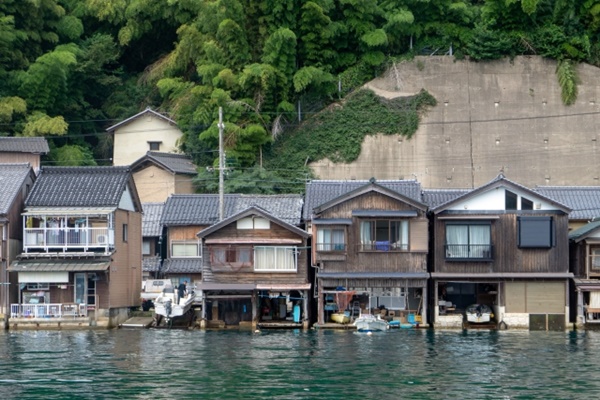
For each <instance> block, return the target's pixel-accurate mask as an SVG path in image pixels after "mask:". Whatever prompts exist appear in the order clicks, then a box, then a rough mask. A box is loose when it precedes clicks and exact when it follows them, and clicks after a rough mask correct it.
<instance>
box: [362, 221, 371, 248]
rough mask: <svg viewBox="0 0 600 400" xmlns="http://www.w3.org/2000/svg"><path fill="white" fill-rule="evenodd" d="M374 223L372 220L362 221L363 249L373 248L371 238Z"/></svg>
mask: <svg viewBox="0 0 600 400" xmlns="http://www.w3.org/2000/svg"><path fill="white" fill-rule="evenodd" d="M372 224H373V223H372V222H371V221H362V222H361V223H360V244H361V247H362V250H371V249H372V247H373V241H372V238H371V230H372Z"/></svg>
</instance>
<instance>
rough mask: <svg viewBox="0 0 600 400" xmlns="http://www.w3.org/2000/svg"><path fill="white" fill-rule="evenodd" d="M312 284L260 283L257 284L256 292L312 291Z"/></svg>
mask: <svg viewBox="0 0 600 400" xmlns="http://www.w3.org/2000/svg"><path fill="white" fill-rule="evenodd" d="M310 286H311V285H310V283H300V284H298V283H296V284H295V283H289V284H288V283H274V284H268V283H266V284H264V283H258V284H256V290H281V291H287V290H310Z"/></svg>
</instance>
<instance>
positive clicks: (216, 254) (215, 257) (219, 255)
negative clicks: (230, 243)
mask: <svg viewBox="0 0 600 400" xmlns="http://www.w3.org/2000/svg"><path fill="white" fill-rule="evenodd" d="M212 262H213V263H215V264H226V263H227V251H226V250H225V249H212Z"/></svg>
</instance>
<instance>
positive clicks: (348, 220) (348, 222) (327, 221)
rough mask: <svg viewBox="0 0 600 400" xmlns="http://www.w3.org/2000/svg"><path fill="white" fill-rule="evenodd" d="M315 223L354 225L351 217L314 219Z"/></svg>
mask: <svg viewBox="0 0 600 400" xmlns="http://www.w3.org/2000/svg"><path fill="white" fill-rule="evenodd" d="M312 223H313V225H352V219H351V218H318V219H315V220H313V222H312Z"/></svg>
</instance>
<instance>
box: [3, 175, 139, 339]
mask: <svg viewBox="0 0 600 400" xmlns="http://www.w3.org/2000/svg"><path fill="white" fill-rule="evenodd" d="M22 227H23V228H22V229H23V238H24V240H23V253H21V254H20V255H19V256H18V258H17V260H15V261H13V262H12V263H11V265H10V267H9V271H11V273H12V274H14V275H15V276H17V277H18V283H19V288H20V290H19V294H18V301H17V302H16V303H15V304H11V317H10V326H11V328H37V327H43V326H52V327H56V326H66V325H76V326H90V325H93V326H103V327H114V326H117V325H118V324H119V323H121V322H124V321H125V320H126V319H127V318H128V315H129V309H130V308H131V307H137V306H139V305H140V290H141V278H142V271H141V269H142V254H141V248H142V208H141V203H140V201H139V198H138V196H137V192H136V188H135V185H134V182H133V179H132V176H131V173H130V171H129V168H127V167H43V168H42V169H41V171H40V174H39V176H38V178H37V180H36V181H35V184H34V185H33V188H32V189H31V192H30V193H29V196H28V197H27V199H26V200H25V210H24V212H23V219H22Z"/></svg>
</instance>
